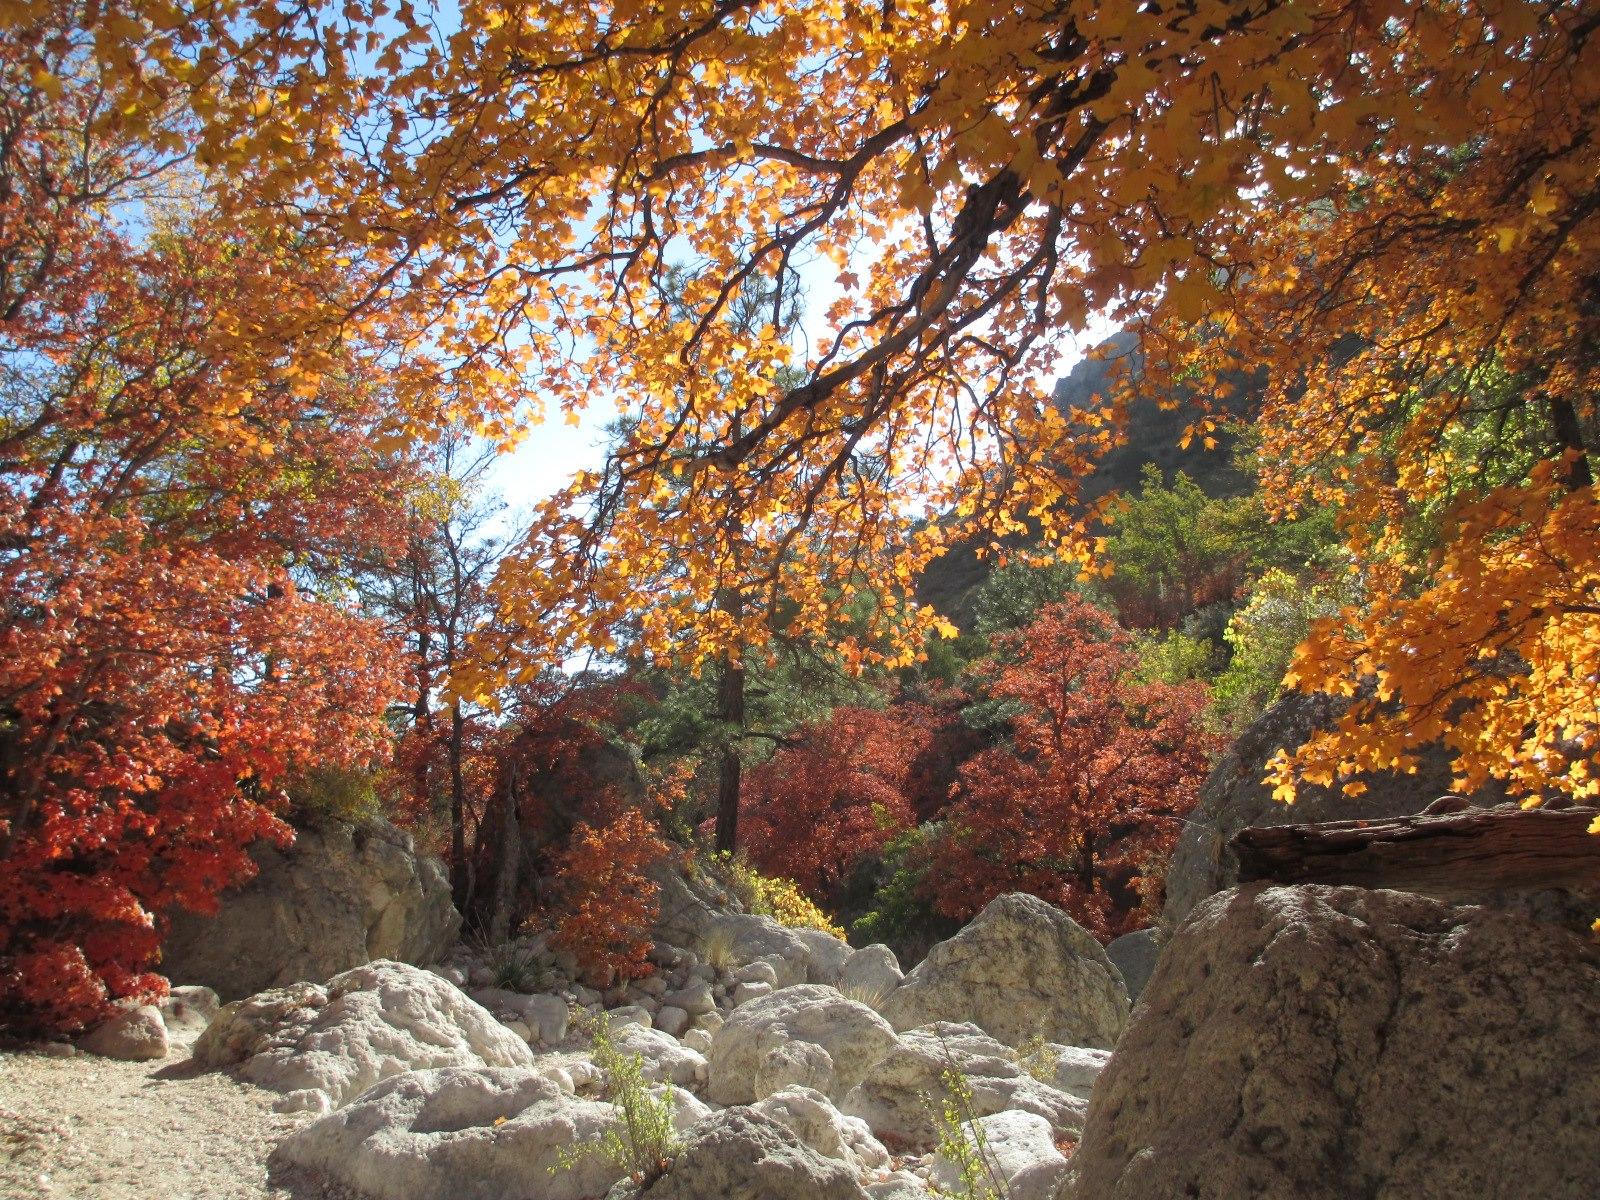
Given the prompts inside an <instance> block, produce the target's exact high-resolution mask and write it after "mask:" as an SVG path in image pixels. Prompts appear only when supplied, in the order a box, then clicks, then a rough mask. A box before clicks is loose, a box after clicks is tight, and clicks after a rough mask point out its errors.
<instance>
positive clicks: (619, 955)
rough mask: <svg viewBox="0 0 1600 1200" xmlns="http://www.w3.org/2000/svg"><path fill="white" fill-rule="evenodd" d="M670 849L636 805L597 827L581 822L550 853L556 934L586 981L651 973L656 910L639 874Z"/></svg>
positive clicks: (651, 888)
mask: <svg viewBox="0 0 1600 1200" xmlns="http://www.w3.org/2000/svg"><path fill="white" fill-rule="evenodd" d="M669 851H670V847H669V846H668V845H667V843H666V842H665V841H663V840H662V838H661V837H660V835H659V834H658V833H657V832H656V829H655V826H654V825H652V824H651V823H650V821H649V819H648V818H647V817H646V816H645V815H644V813H642V812H640V811H639V810H638V809H636V808H630V809H626V810H624V811H623V812H621V813H620V814H619V815H618V816H616V817H615V818H613V819H612V820H610V821H608V822H606V823H605V824H603V825H600V826H594V825H590V824H588V823H587V822H584V821H580V822H579V823H578V824H577V825H576V826H575V827H574V828H573V830H572V834H571V836H570V837H569V838H568V839H567V842H566V845H565V846H564V847H563V848H562V850H561V851H560V852H559V853H557V854H556V855H555V856H554V867H555V887H554V894H555V901H556V905H555V912H556V921H555V937H554V938H553V939H552V944H553V945H555V946H557V947H559V948H561V949H564V950H570V951H572V953H573V954H574V955H576V956H577V959H578V964H579V966H580V967H581V968H582V970H583V972H584V975H585V977H586V978H588V979H590V980H591V981H593V982H595V983H597V984H600V985H601V986H609V985H610V984H612V983H613V982H615V981H616V980H618V979H637V978H639V977H640V976H642V975H648V974H649V973H650V970H651V968H650V964H649V963H648V962H647V961H646V959H645V955H646V954H647V953H648V952H649V950H650V926H651V925H652V924H653V923H654V922H655V919H656V917H657V916H659V915H660V912H661V904H660V901H659V899H658V889H657V887H656V885H655V883H654V882H653V881H652V880H651V879H650V877H649V876H648V875H646V874H645V872H646V871H647V870H648V869H649V868H650V867H651V866H653V865H654V864H655V863H657V862H659V861H661V860H662V859H663V858H665V857H666V856H667V854H668V853H669Z"/></svg>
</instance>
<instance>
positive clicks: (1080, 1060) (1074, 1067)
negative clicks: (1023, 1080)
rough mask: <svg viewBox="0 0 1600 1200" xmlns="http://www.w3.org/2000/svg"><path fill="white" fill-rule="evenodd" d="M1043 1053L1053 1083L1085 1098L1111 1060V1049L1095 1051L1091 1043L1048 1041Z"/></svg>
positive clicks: (1063, 1089)
mask: <svg viewBox="0 0 1600 1200" xmlns="http://www.w3.org/2000/svg"><path fill="white" fill-rule="evenodd" d="M1040 1053H1041V1056H1042V1057H1043V1058H1044V1060H1045V1061H1046V1062H1047V1063H1048V1064H1049V1070H1050V1075H1051V1080H1050V1082H1052V1083H1054V1084H1055V1085H1056V1087H1058V1088H1060V1089H1061V1090H1062V1091H1063V1092H1071V1093H1072V1094H1073V1095H1074V1096H1081V1097H1083V1099H1085V1100H1087V1099H1088V1098H1089V1095H1090V1093H1091V1092H1093V1091H1094V1081H1095V1080H1096V1079H1098V1078H1100V1072H1101V1071H1103V1070H1105V1068H1106V1063H1108V1062H1110V1061H1111V1051H1109V1050H1092V1049H1090V1048H1089V1047H1087V1046H1056V1045H1051V1044H1046V1045H1045V1047H1044V1049H1043V1050H1042V1051H1041V1052H1040Z"/></svg>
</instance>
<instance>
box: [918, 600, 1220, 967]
mask: <svg viewBox="0 0 1600 1200" xmlns="http://www.w3.org/2000/svg"><path fill="white" fill-rule="evenodd" d="M996 649H997V653H998V655H999V656H1000V658H1001V663H1000V664H999V665H996V666H994V667H993V668H992V670H991V671H990V673H989V675H988V677H987V679H986V688H987V691H988V693H989V695H990V696H991V697H993V698H994V699H996V700H1002V701H1009V702H1011V704H1012V705H1014V706H1015V714H1014V716H1012V718H1011V736H1010V738H1009V740H1008V743H1007V744H1005V745H1001V746H996V747H993V748H991V749H989V750H986V751H984V752H983V753H981V754H979V755H978V756H976V757H975V758H973V759H972V760H971V761H969V762H968V763H967V764H966V766H965V767H963V768H962V770H961V775H960V780H959V783H958V785H957V788H956V792H955V798H954V801H953V802H952V804H951V805H950V808H949V809H948V811H947V812H946V814H945V820H946V825H945V830H944V833H943V834H942V836H941V837H940V839H939V840H938V842H937V843H936V844H935V845H934V846H933V847H931V848H930V849H931V861H932V862H933V864H934V865H935V869H934V870H932V871H930V872H929V873H928V876H927V882H926V884H925V888H926V890H927V891H928V893H929V895H930V896H931V897H932V898H933V901H934V906H935V908H936V909H937V910H938V911H939V912H940V913H943V914H944V915H946V916H950V917H955V918H957V919H962V920H964V919H966V918H968V917H970V916H972V914H973V913H975V912H977V911H978V910H979V909H980V908H982V907H983V906H984V905H985V904H987V903H988V902H989V901H990V900H992V899H993V898H994V897H996V896H998V895H1001V894H1003V893H1005V892H1013V891H1022V892H1030V893H1032V894H1033V895H1036V896H1039V897H1041V898H1042V899H1045V900H1049V901H1050V902H1051V903H1053V904H1057V905H1060V906H1061V907H1062V908H1064V909H1066V911H1067V912H1069V913H1071V914H1072V916H1073V917H1074V918H1076V919H1077V920H1078V921H1079V922H1081V923H1082V924H1083V925H1084V926H1085V927H1087V928H1088V929H1090V930H1091V931H1093V932H1094V933H1095V934H1096V935H1098V936H1099V937H1101V938H1110V937H1115V936H1116V935H1117V934H1119V933H1123V932H1126V931H1127V930H1128V929H1129V928H1132V927H1134V926H1135V925H1136V924H1137V922H1138V921H1139V920H1148V919H1149V918H1150V917H1151V916H1152V915H1153V909H1154V908H1155V906H1157V905H1158V904H1159V901H1160V890H1161V888H1160V885H1161V872H1162V870H1163V869H1164V867H1165V863H1166V860H1167V856H1168V854H1169V853H1170V852H1171V850H1172V847H1173V844H1174V843H1175V842H1176V841H1177V837H1178V832H1179V821H1180V818H1182V817H1183V815H1184V814H1186V813H1187V812H1189V810H1190V809H1192V808H1193V807H1194V804H1195V800H1196V798H1197V795H1198V792H1199V788H1200V783H1201V781H1202V780H1203V779H1204V777H1205V773H1206V769H1207V767H1208V765H1209V763H1208V757H1207V752H1208V751H1209V750H1212V749H1215V748H1216V747H1217V739H1215V738H1214V737H1212V736H1210V735H1208V734H1207V733H1206V732H1205V731H1204V729H1203V727H1202V725H1201V724H1200V715H1201V712H1202V710H1203V709H1204V707H1205V703H1206V689H1205V686H1204V685H1203V684H1199V683H1194V682H1191V683H1185V684H1178V685H1173V684H1166V683H1139V682H1135V681H1134V680H1133V679H1132V678H1131V677H1130V676H1131V672H1132V671H1133V668H1134V667H1135V665H1136V655H1135V654H1134V652H1133V649H1132V642H1131V639H1130V638H1129V635H1128V634H1127V633H1126V632H1125V631H1124V630H1122V629H1121V628H1120V627H1119V626H1118V625H1117V624H1116V622H1115V621H1114V620H1113V619H1112V618H1111V617H1110V616H1109V615H1108V614H1106V613H1105V612H1103V611H1101V610H1100V609H1098V608H1096V607H1095V606H1093V605H1092V604H1089V603H1088V602H1086V601H1083V600H1080V599H1077V598H1068V599H1066V600H1064V601H1063V602H1062V603H1060V604H1055V605H1051V606H1050V607H1048V608H1046V609H1044V610H1043V611H1042V612H1041V613H1040V615H1039V617H1038V618H1037V620H1035V621H1034V623H1033V624H1032V625H1030V626H1029V627H1028V628H1027V629H1025V630H1022V631H1020V632H1018V633H1014V634H1008V635H1005V636H1004V637H1002V638H1000V639H997V647H996Z"/></svg>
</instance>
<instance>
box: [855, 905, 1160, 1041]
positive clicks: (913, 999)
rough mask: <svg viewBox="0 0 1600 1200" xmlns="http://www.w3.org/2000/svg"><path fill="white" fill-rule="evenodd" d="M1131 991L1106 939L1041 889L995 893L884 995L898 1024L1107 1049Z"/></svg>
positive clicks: (888, 1012) (898, 1026)
mask: <svg viewBox="0 0 1600 1200" xmlns="http://www.w3.org/2000/svg"><path fill="white" fill-rule="evenodd" d="M1128 1008H1129V1004H1128V993H1127V991H1126V990H1125V989H1124V988H1123V986H1122V977H1121V975H1119V974H1118V972H1117V969H1116V968H1115V967H1114V966H1112V965H1111V960H1110V959H1108V958H1107V957H1106V953H1105V951H1104V950H1103V949H1101V947H1100V943H1099V942H1097V941H1095V940H1094V937H1093V936H1092V935H1091V934H1090V933H1089V931H1088V930H1086V929H1084V928H1083V927H1082V926H1081V925H1079V924H1078V923H1077V922H1076V921H1074V920H1073V919H1072V918H1071V917H1069V916H1067V914H1066V913H1064V912H1062V911H1061V910H1060V909H1058V908H1055V907H1054V906H1052V905H1049V904H1046V903H1045V902H1044V901H1043V900H1040V899H1038V898H1037V897H1035V896H1029V895H1026V894H1024V893H1022V892H1013V893H1011V894H1010V895H1007V896H999V897H997V898H996V899H994V900H991V901H990V902H989V904H988V905H987V906H986V907H985V908H984V910H983V911H982V912H980V913H979V914H978V915H977V916H976V917H974V918H973V919H972V921H971V923H970V924H968V925H967V926H966V927H965V928H964V929H962V930H961V932H959V933H958V934H956V935H955V936H954V937H952V938H950V939H949V940H948V941H943V942H940V943H939V944H938V945H936V946H934V947H933V949H932V950H930V951H929V952H928V957H927V958H926V959H924V960H923V961H922V962H921V963H919V964H918V965H917V968H916V969H915V970H914V971H912V972H911V974H909V975H907V976H906V977H905V981H904V982H903V983H901V984H900V986H899V987H897V988H895V990H894V991H893V992H892V993H890V995H889V998H888V999H887V1000H886V1001H885V1002H884V1005H883V1015H884V1016H885V1017H886V1018H888V1020H889V1023H890V1024H892V1025H893V1026H894V1027H895V1028H896V1029H897V1030H901V1031H905V1030H909V1029H916V1028H917V1027H919V1026H922V1025H927V1024H930V1023H931V1022H934V1021H955V1022H962V1021H966V1022H971V1023H972V1024H974V1025H977V1026H978V1027H979V1028H980V1029H982V1030H983V1031H984V1032H985V1033H988V1034H989V1035H990V1036H991V1037H995V1038H998V1039H999V1040H1000V1041H1002V1042H1004V1043H1006V1044H1007V1045H1008V1046H1020V1045H1021V1044H1022V1043H1023V1042H1025V1041H1027V1040H1029V1039H1030V1038H1034V1037H1043V1038H1044V1039H1045V1040H1046V1041H1051V1042H1060V1043H1063V1044H1066V1045H1073V1046H1094V1047H1102V1048H1106V1049H1109V1048H1110V1047H1112V1046H1114V1045H1116V1041H1117V1038H1118V1037H1119V1036H1120V1035H1121V1033H1122V1030H1123V1027H1124V1026H1126V1025H1127V1023H1128Z"/></svg>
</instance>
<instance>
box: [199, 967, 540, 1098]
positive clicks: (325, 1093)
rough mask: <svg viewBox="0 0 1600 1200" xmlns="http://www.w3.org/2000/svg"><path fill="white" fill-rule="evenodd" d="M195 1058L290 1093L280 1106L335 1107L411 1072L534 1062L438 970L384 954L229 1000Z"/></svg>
mask: <svg viewBox="0 0 1600 1200" xmlns="http://www.w3.org/2000/svg"><path fill="white" fill-rule="evenodd" d="M193 1057H194V1059H195V1060H196V1061H197V1062H199V1063H200V1064H202V1065H204V1066H207V1067H212V1068H220V1067H237V1068H238V1070H239V1073H240V1074H241V1075H242V1076H243V1077H244V1078H245V1079H247V1080H249V1081H250V1082H251V1083H254V1084H256V1085H257V1086H259V1087H263V1088H267V1089H269V1090H271V1091H276V1092H281V1093H283V1096H282V1098H281V1099H280V1100H279V1101H278V1104H277V1107H278V1108H279V1111H284V1112H296V1111H312V1112H326V1111H328V1110H329V1109H332V1108H338V1107H340V1106H341V1105H343V1104H346V1103H348V1102H349V1101H350V1100H352V1099H354V1098H355V1097H356V1096H357V1095H359V1094H360V1093H361V1092H363V1091H365V1090H366V1089H367V1088H369V1087H371V1086H373V1085H374V1084H376V1083H379V1082H381V1081H382V1080H384V1079H388V1078H389V1077H390V1076H393V1075H400V1074H403V1073H405V1072H408V1071H418V1070H424V1069H428V1068H434V1067H527V1066H531V1065H532V1063H533V1054H532V1052H531V1051H530V1050H529V1049H528V1047H527V1045H526V1044H525V1043H524V1042H523V1040H522V1039H521V1038H520V1037H518V1036H517V1035H516V1034H515V1033H513V1032H511V1031H510V1030H509V1029H507V1028H506V1027H505V1026H504V1025H502V1024H501V1023H500V1022H499V1021H497V1020H496V1019H495V1018H494V1016H493V1015H492V1014H490V1013H489V1011H488V1010H487V1009H485V1008H483V1007H482V1006H481V1005H479V1004H477V1003H475V1002H474V1001H472V1000H471V999H469V998H468V997H467V996H466V995H465V994H464V993H463V992H461V991H460V989H458V988H456V987H454V986H453V985H452V984H450V983H447V982H446V981H445V980H443V979H440V978H439V977H438V976H437V975H434V974H433V973H431V972H429V971H424V970H421V969H419V968H417V967H412V966H407V965H406V964H404V963H396V962H376V963H369V964H368V965H367V966H364V967H357V968H356V969H355V970H353V971H346V972H345V973H344V974H342V975H336V976H334V978H333V979H331V980H329V981H328V985H327V987H321V986H318V985H317V984H310V983H300V984H295V985H294V986H293V987H288V988H278V989H275V990H272V991H268V992H263V993H262V994H260V995H258V996H252V997H250V998H249V999H247V1000H236V1001H234V1002H233V1003H232V1004H229V1005H226V1006H225V1007H224V1008H223V1009H222V1011H221V1012H220V1013H218V1014H217V1017H216V1019H215V1020H214V1021H212V1023H211V1024H210V1026H209V1027H207V1029H206V1031H205V1033H203V1034H201V1035H200V1038H199V1039H198V1040H197V1041H196V1042H195V1044H194V1050H193Z"/></svg>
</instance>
